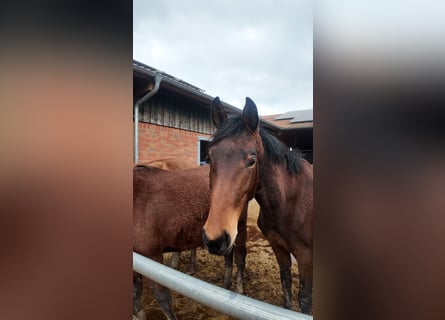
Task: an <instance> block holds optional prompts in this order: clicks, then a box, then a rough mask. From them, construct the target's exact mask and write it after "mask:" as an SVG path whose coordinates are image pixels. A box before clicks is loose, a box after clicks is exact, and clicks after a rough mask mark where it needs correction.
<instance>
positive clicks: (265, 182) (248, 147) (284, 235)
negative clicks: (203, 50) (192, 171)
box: [203, 97, 313, 313]
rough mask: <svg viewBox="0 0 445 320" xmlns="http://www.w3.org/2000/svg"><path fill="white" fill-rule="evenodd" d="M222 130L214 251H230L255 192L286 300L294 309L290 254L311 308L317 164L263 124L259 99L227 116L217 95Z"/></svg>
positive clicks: (213, 172) (214, 171) (214, 165)
mask: <svg viewBox="0 0 445 320" xmlns="http://www.w3.org/2000/svg"><path fill="white" fill-rule="evenodd" d="M211 109H212V120H213V123H214V125H215V126H216V128H217V130H216V132H215V134H214V136H213V140H212V142H211V143H210V145H209V148H208V159H209V163H210V188H211V200H210V212H209V216H208V219H207V221H206V223H205V225H204V228H203V241H204V243H205V245H206V248H207V249H208V250H209V252H210V253H213V254H218V255H221V254H225V253H226V252H228V251H229V250H230V249H231V248H232V246H233V243H234V239H235V238H236V235H237V227H236V225H237V221H238V219H239V217H240V216H241V213H242V208H243V207H244V205H245V204H246V203H247V202H248V201H249V200H250V199H252V198H253V197H255V199H256V200H257V201H258V204H259V205H260V209H261V210H260V214H259V217H258V226H259V228H260V229H261V231H262V233H263V234H264V236H265V237H266V238H267V239H268V241H269V242H270V244H271V246H272V249H273V251H274V253H275V256H276V259H277V262H278V265H279V268H280V278H281V286H282V289H283V305H284V307H285V308H287V309H292V290H291V288H292V274H291V254H292V255H293V256H294V257H295V258H296V260H297V262H298V273H299V291H298V301H299V306H300V309H301V311H302V312H304V313H310V312H311V310H312V278H313V268H312V267H313V263H312V259H313V258H312V211H313V203H312V202H313V190H312V189H313V173H312V165H311V164H310V163H308V162H307V161H306V160H304V159H303V158H302V157H301V154H300V153H298V152H296V151H289V149H288V148H287V147H286V146H285V145H284V143H282V142H281V141H279V140H278V139H277V138H275V137H274V136H272V135H271V134H269V133H267V132H266V131H265V130H263V129H262V128H260V125H259V117H258V111H257V108H256V105H255V103H254V102H253V101H252V100H251V99H250V98H246V104H245V106H244V109H243V112H242V115H241V116H237V115H231V116H230V117H227V114H226V111H225V109H224V108H223V106H222V104H221V102H220V100H219V98H218V97H216V98H215V99H214V100H213V101H212V105H211Z"/></svg>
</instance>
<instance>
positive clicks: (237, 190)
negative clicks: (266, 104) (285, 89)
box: [203, 98, 263, 255]
mask: <svg viewBox="0 0 445 320" xmlns="http://www.w3.org/2000/svg"><path fill="white" fill-rule="evenodd" d="M212 120H213V123H214V125H215V126H216V128H217V131H216V132H215V135H214V138H213V141H212V142H211V144H210V146H209V150H208V159H209V162H210V189H211V199H210V211H209V216H208V218H207V221H206V223H205V225H204V228H203V241H204V244H205V245H206V247H207V248H208V250H209V252H211V253H214V254H218V255H221V254H226V253H228V252H229V251H230V250H231V248H232V246H233V244H234V242H235V239H236V236H237V233H238V228H237V226H238V220H239V218H240V215H241V213H242V211H243V209H244V207H245V206H246V205H247V202H248V201H249V200H250V199H252V198H253V196H254V195H255V191H256V188H257V182H258V164H257V159H258V158H259V157H261V156H262V152H263V151H262V150H263V149H262V143H261V138H260V135H259V117H258V111H257V108H256V106H255V103H254V102H253V101H252V100H251V99H249V98H246V104H245V106H244V110H243V113H242V116H241V117H240V116H231V117H229V118H227V114H226V112H225V109H224V107H223V106H222V104H221V102H220V100H219V98H215V99H214V100H213V102H212Z"/></svg>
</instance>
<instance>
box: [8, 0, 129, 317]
mask: <svg viewBox="0 0 445 320" xmlns="http://www.w3.org/2000/svg"><path fill="white" fill-rule="evenodd" d="M132 38H133V35H132V2H131V1H106V2H103V1H20V2H2V4H1V5H0V48H1V49H0V56H1V59H0V64H1V67H0V68H1V70H2V71H1V73H0V97H1V98H0V99H1V103H0V105H1V107H0V113H1V115H0V119H1V120H0V123H1V124H0V128H1V129H0V130H1V137H2V138H1V139H0V140H1V149H2V152H1V154H2V157H1V159H2V160H1V166H0V167H1V169H0V189H1V191H0V198H1V201H0V207H1V209H0V212H1V214H0V239H1V241H0V243H1V250H0V252H1V253H0V255H1V262H0V283H1V286H0V287H1V289H0V318H2V319H42V320H43V319H130V317H131V314H132V294H131V293H132V287H131V283H132V282H131V276H132V256H131V252H132V236H131V235H132V233H131V225H132V176H131V175H132V170H131V167H132V111H131V110H132Z"/></svg>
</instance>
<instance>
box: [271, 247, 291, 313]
mask: <svg viewBox="0 0 445 320" xmlns="http://www.w3.org/2000/svg"><path fill="white" fill-rule="evenodd" d="M271 245H272V249H273V251H274V253H275V257H276V258H277V261H278V265H279V267H280V279H281V287H282V288H283V306H284V308H286V309H292V273H291V258H290V253H289V252H288V251H286V250H284V249H283V248H282V247H281V246H279V245H278V244H276V243H272V242H271Z"/></svg>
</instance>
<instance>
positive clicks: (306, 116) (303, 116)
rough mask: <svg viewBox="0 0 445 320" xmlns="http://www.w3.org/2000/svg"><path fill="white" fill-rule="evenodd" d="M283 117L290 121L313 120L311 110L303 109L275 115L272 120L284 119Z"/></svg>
mask: <svg viewBox="0 0 445 320" xmlns="http://www.w3.org/2000/svg"><path fill="white" fill-rule="evenodd" d="M285 119H289V122H290V123H297V122H307V121H313V120H314V116H313V110H312V109H305V110H296V111H289V112H286V113H283V114H281V115H279V116H277V117H276V118H275V119H274V120H285Z"/></svg>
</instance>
